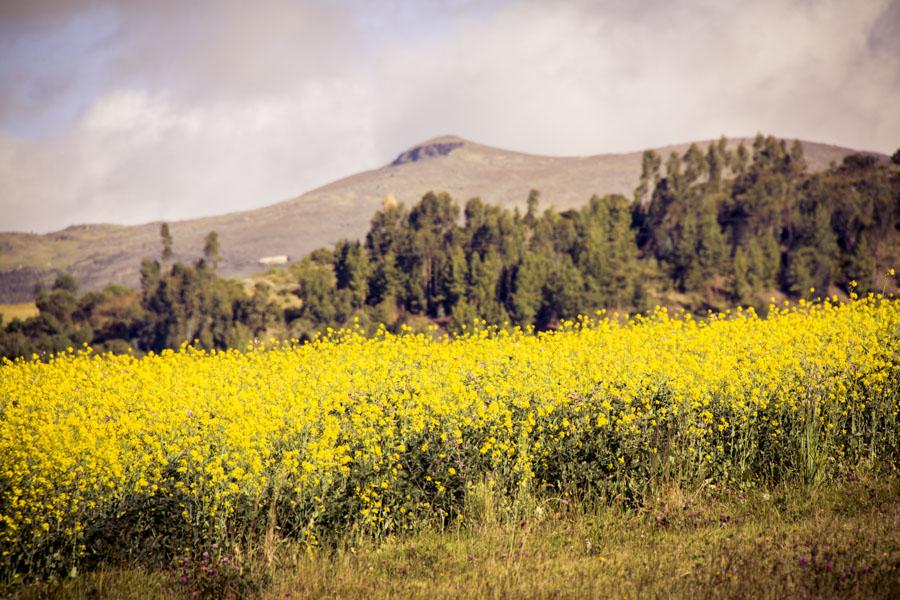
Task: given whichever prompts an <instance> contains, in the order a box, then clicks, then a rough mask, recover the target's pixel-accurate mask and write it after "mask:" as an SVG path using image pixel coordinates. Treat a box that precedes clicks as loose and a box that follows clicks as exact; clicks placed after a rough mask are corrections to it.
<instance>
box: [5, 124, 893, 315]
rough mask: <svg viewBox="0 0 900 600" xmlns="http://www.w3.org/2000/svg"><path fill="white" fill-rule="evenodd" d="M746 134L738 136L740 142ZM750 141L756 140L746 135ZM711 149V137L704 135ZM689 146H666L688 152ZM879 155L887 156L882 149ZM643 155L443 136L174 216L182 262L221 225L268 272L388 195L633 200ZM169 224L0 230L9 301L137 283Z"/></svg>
mask: <svg viewBox="0 0 900 600" xmlns="http://www.w3.org/2000/svg"><path fill="white" fill-rule="evenodd" d="M740 141H742V140H731V141H730V142H729V145H730V146H732V147H734V146H737V144H738V143H739V142H740ZM743 141H745V142H746V143H747V144H748V146H749V145H750V143H751V142H752V140H743ZM802 143H803V149H804V152H805V156H806V161H807V164H808V168H809V170H811V171H818V170H824V169H826V168H828V166H829V165H830V164H832V163H836V162H837V163H839V162H840V161H841V160H842V159H843V157H844V156H846V155H848V154H852V153H854V152H855V151H854V150H850V149H848V148H841V147H837V146H830V145H825V144H818V143H813V142H802ZM698 144H699V145H702V147H703V148H704V149H705V147H706V146H707V145H708V144H709V142H708V141H704V142H698ZM689 145H690V144H681V145H676V146H667V147H665V148H658V149H656V152H657V153H658V154H659V155H660V156H662V157H663V158H664V159H665V157H667V156H668V155H669V153H670V152H677V153H679V154H684V152H685V151H686V150H687V148H688V147H689ZM879 156H880V155H879ZM641 157H642V152H632V153H628V154H601V155H595V156H571V157H553V156H537V155H532V154H524V153H520V152H512V151H509V150H502V149H499V148H493V147H490V146H484V145H481V144H477V143H475V142H471V141H468V140H465V139H462V138H459V137H455V136H444V137H439V138H434V139H431V140H428V141H426V142H423V143H421V144H418V145H416V146H414V147H412V148H410V149H409V150H406V151H405V152H403V153H401V154H400V155H399V156H398V157H397V158H396V159H395V160H394V161H392V162H391V163H390V164H387V165H385V166H383V167H381V168H379V169H374V170H371V171H365V172H363V173H358V174H356V175H352V176H350V177H347V178H344V179H341V180H338V181H335V182H333V183H330V184H328V185H325V186H323V187H320V188H318V189H315V190H312V191H310V192H307V193H305V194H302V195H301V196H298V197H296V198H293V199H291V200H287V201H284V202H279V203H277V204H273V205H271V206H267V207H264V208H260V209H255V210H249V211H243V212H235V213H229V214H225V215H219V216H214V217H206V218H201V219H190V220H185V221H178V222H173V223H170V228H171V232H172V236H173V238H174V240H175V242H174V252H175V259H176V260H194V259H196V258H197V257H198V256H200V255H201V252H202V248H203V239H204V237H205V236H206V234H207V233H208V232H210V231H213V230H215V231H217V232H218V234H219V243H220V246H221V260H220V263H219V265H220V266H219V269H220V272H221V273H222V274H224V275H228V276H241V275H247V274H249V273H252V272H254V271H259V270H260V269H261V268H262V266H261V264H260V262H259V261H260V259H262V258H264V257H271V256H282V255H286V256H288V257H289V258H290V259H297V258H299V257H302V256H303V255H304V254H306V253H308V252H310V251H311V250H314V249H315V248H318V247H321V246H326V245H329V244H332V243H334V242H336V241H337V240H339V239H342V238H350V239H355V238H360V237H362V236H363V235H365V233H366V231H367V229H368V226H369V220H370V219H371V217H372V214H373V213H374V212H375V211H376V210H377V209H378V208H380V206H381V203H382V201H383V200H384V198H385V197H387V196H393V197H394V198H396V199H397V200H398V201H400V202H404V203H406V204H407V205H409V204H412V203H414V202H416V201H417V200H418V199H419V198H421V197H422V195H424V194H425V193H426V192H428V191H430V190H434V191H445V192H449V193H450V194H451V195H452V196H453V197H454V198H456V199H457V200H458V201H459V202H460V203H461V204H462V203H464V202H465V201H466V200H467V199H469V198H472V197H475V196H478V197H480V198H481V199H482V200H484V201H485V202H488V203H493V204H500V205H503V206H508V207H511V206H519V207H524V205H525V201H526V199H527V197H528V192H529V190H530V189H532V188H534V189H538V190H540V191H541V207H542V208H543V207H547V206H550V205H553V206H555V207H556V208H557V209H560V210H564V209H567V208H572V207H576V206H580V205H582V204H584V203H585V202H586V201H587V200H588V199H589V198H590V197H591V196H592V195H593V194H600V195H602V194H608V193H621V194H625V195H627V196H629V197H630V195H631V193H632V190H633V189H634V188H635V186H636V185H637V183H638V178H639V176H640V171H641ZM159 227H160V223H159V222H155V223H147V224H144V225H135V226H122V225H74V226H71V227H67V228H66V229H63V230H61V231H57V232H54V233H48V234H43V235H38V234H29V233H0V302H22V301H27V300H29V299H31V297H32V292H33V288H34V284H35V283H36V282H38V281H47V280H49V279H50V278H51V277H52V276H53V274H55V273H58V272H62V271H67V272H69V273H71V274H73V275H74V276H75V278H76V279H77V280H78V282H79V283H80V285H81V286H82V288H83V289H93V288H100V287H103V286H104V285H106V284H109V283H121V284H125V285H129V286H134V285H136V284H137V283H138V268H139V265H140V261H141V259H142V258H144V257H157V256H159V253H160V248H161V244H160V237H159Z"/></svg>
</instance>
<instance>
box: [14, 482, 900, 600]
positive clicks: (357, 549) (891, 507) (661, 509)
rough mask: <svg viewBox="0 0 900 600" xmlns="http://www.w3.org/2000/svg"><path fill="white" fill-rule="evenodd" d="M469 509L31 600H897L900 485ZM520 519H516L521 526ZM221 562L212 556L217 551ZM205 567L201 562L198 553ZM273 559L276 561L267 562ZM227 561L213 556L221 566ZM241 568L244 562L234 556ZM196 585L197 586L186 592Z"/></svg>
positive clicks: (108, 576) (58, 585) (96, 582)
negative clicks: (337, 544) (340, 542)
mask: <svg viewBox="0 0 900 600" xmlns="http://www.w3.org/2000/svg"><path fill="white" fill-rule="evenodd" d="M480 500H482V503H481V504H479V503H478V502H472V504H474V505H475V506H470V507H469V510H470V511H471V514H469V515H468V516H469V517H470V520H469V521H468V522H467V524H466V526H464V527H463V526H454V527H451V528H450V529H446V530H445V531H443V532H441V531H439V530H433V529H429V530H425V531H421V532H417V533H416V534H413V535H409V536H401V537H392V538H388V539H385V540H381V541H380V542H379V543H377V544H376V543H372V542H363V543H360V544H358V545H355V546H352V547H342V548H338V549H333V550H327V551H322V550H320V551H318V552H312V553H311V552H309V551H308V548H307V547H305V546H300V545H297V544H296V543H292V542H285V541H283V540H279V541H278V542H277V543H276V547H275V548H274V550H273V551H272V552H270V554H269V556H270V560H268V561H267V560H265V559H264V558H260V559H257V560H256V561H255V562H253V563H252V564H249V565H244V567H243V568H244V570H243V571H242V572H241V573H240V575H239V576H234V575H232V576H224V577H215V576H212V577H211V576H208V575H207V576H206V577H203V576H202V575H200V576H199V577H197V573H198V571H200V570H202V568H203V567H199V568H188V569H185V568H184V567H183V566H182V565H181V564H180V563H179V562H178V561H176V564H175V565H174V566H173V567H171V568H169V569H155V570H148V569H146V568H144V569H142V568H136V567H134V566H132V567H128V566H124V565H120V566H113V565H107V566H105V567H103V568H101V569H99V570H96V571H93V572H90V573H87V574H80V575H77V576H76V577H74V578H72V577H69V578H63V579H60V580H55V581H45V582H41V583H38V584H32V585H29V586H25V587H21V588H18V589H17V590H16V592H17V593H16V596H17V597H19V598H23V599H26V598H28V599H30V598H44V597H56V598H71V599H81V598H97V597H100V598H117V599H123V600H124V599H130V598H133V599H135V600H138V599H143V598H148V597H172V596H174V597H182V596H184V597H192V596H193V595H194V594H195V593H196V596H203V597H228V596H241V595H252V596H259V597H262V598H267V599H272V600H274V599H276V598H366V599H371V600H376V599H379V598H405V597H409V598H435V597H437V598H511V597H521V598H598V597H599V598H787V597H790V598H896V597H898V595H900V481H898V480H897V479H896V478H891V479H888V480H880V481H879V480H875V479H868V478H863V479H859V478H858V477H856V476H855V475H852V474H848V476H847V477H846V478H844V479H843V480H842V481H840V482H835V483H831V484H828V485H825V486H818V487H813V488H804V487H803V486H792V487H784V486H782V487H779V488H776V489H773V490H768V491H762V490H756V491H754V492H749V493H735V492H732V491H726V490H720V491H718V492H713V491H711V490H708V491H707V492H706V493H686V492H684V491H682V490H679V489H677V488H670V489H668V490H665V491H664V493H662V494H661V495H659V496H657V497H654V498H651V499H648V501H647V502H646V503H645V504H643V505H641V506H639V507H631V508H625V507H622V506H603V507H596V508H595V509H594V510H584V509H585V507H584V506H583V505H565V504H560V503H558V502H553V501H552V500H547V501H544V502H542V503H536V504H534V505H533V506H532V507H531V511H530V513H529V514H518V515H512V514H510V513H505V512H504V511H503V510H502V509H501V508H499V507H495V508H494V509H492V510H488V511H485V505H484V503H483V500H484V498H480ZM514 516H515V517H516V518H514ZM213 552H215V550H213ZM196 554H197V555H198V556H197V558H198V560H200V561H202V560H203V558H202V552H197V553H196ZM261 554H262V555H264V554H265V553H261ZM225 556H226V553H218V554H215V555H214V557H213V561H212V562H213V564H217V565H218V566H219V567H221V566H222V560H223V558H225ZM232 556H233V554H232ZM185 574H191V575H194V576H195V579H194V580H193V581H191V580H188V581H184V580H183V578H184V576H185Z"/></svg>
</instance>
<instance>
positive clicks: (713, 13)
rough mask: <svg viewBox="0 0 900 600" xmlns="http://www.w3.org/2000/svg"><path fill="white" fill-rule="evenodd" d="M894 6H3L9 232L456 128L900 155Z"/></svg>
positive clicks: (238, 201) (599, 144)
mask: <svg viewBox="0 0 900 600" xmlns="http://www.w3.org/2000/svg"><path fill="white" fill-rule="evenodd" d="M898 106H900V0H864V1H852V0H755V1H753V2H747V1H738V0H736V1H733V2H732V1H728V0H594V1H579V0H573V1H563V0H556V1H549V0H487V1H482V2H476V1H474V0H457V1H453V0H411V1H401V0H386V1H378V0H331V1H326V0H320V1H313V0H290V1H289V0H280V1H277V0H255V1H254V2H246V1H241V0H193V1H188V0H182V1H175V0H119V1H116V2H112V1H102V0H2V1H0V231H33V232H47V231H53V230H57V229H61V228H63V227H66V226H68V225H72V224H81V223H97V222H103V223H122V224H135V223H143V222H148V221H155V220H168V221H174V220H178V219H185V218H192V217H199V216H208V215H213V214H221V213H226V212H231V211H235V210H245V209H251V208H256V207H260V206H265V205H268V204H272V203H274V202H278V201H280V200H285V199H288V198H291V197H295V196H297V195H299V194H300V193H302V192H305V191H308V190H310V189H314V188H315V187H318V186H320V185H323V184H325V183H328V182H329V181H333V180H335V179H339V178H341V177H345V176H348V175H352V174H354V173H357V172H359V171H362V170H366V169H373V168H377V167H380V166H382V165H384V164H386V163H388V162H390V161H391V160H392V159H393V158H394V157H395V156H396V155H397V154H399V153H400V152H402V151H403V150H405V149H407V148H409V147H411V146H413V145H415V144H417V143H419V142H422V141H424V140H426V139H428V138H432V137H436V136H440V135H444V134H456V135H460V136H462V137H464V138H467V139H470V140H473V141H477V142H479V143H482V144H488V145H492V146H498V147H502V148H507V149H511V150H518V151H523V152H530V153H536V154H552V155H586V154H601V153H608V152H627V151H636V150H643V149H646V148H651V147H659V146H664V145H668V144H675V143H681V142H688V141H693V140H702V139H711V138H717V137H719V136H720V135H726V136H729V137H739V136H749V135H754V134H755V133H757V132H762V133H766V134H773V135H776V136H779V137H785V138H790V139H794V138H800V139H805V140H810V141H818V142H826V143H831V144H837V145H842V146H848V147H851V148H856V149H861V150H872V151H880V152H884V153H892V152H893V151H894V150H896V149H897V147H898V146H900V110H898V109H897V107H898Z"/></svg>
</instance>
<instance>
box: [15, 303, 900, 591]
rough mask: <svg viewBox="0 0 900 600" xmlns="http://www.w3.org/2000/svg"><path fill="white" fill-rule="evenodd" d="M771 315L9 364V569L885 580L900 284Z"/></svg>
mask: <svg viewBox="0 0 900 600" xmlns="http://www.w3.org/2000/svg"><path fill="white" fill-rule="evenodd" d="M768 313H769V317H768V318H767V319H759V318H757V317H756V315H755V314H754V313H753V312H752V311H746V310H744V311H741V310H738V311H734V312H730V313H727V314H723V315H712V316H710V318H708V319H706V320H703V321H698V320H695V319H693V318H691V317H690V316H689V315H684V314H681V315H670V314H669V313H668V312H667V311H665V310H664V309H660V310H659V311H657V312H656V313H655V314H653V315H651V316H649V317H644V318H637V319H635V320H632V321H629V322H627V323H623V322H621V321H619V320H616V319H609V320H607V319H596V320H592V319H582V320H580V321H578V322H575V323H567V324H564V326H563V328H562V329H561V330H560V331H557V332H553V333H547V334H540V335H535V334H533V333H531V332H527V331H526V332H522V331H515V330H514V331H505V330H492V329H476V330H474V331H471V332H470V333H469V334H467V335H465V336H462V337H460V338H454V339H449V338H440V337H439V338H435V337H434V336H432V335H427V334H412V333H404V334H400V335H391V334H388V333H386V332H381V333H380V334H378V335H376V336H375V337H374V338H367V337H365V336H363V335H361V334H360V333H359V332H358V331H354V330H350V331H345V332H336V333H333V334H331V335H329V336H327V337H326V338H323V339H320V340H317V341H315V342H313V343H310V344H304V345H295V344H285V345H275V346H273V347H271V348H264V347H250V348H247V349H245V350H243V351H237V350H235V351H227V352H210V353H206V352H201V351H196V350H193V349H190V348H184V349H182V351H179V352H172V351H166V352H164V353H163V354H161V355H158V356H156V355H151V356H147V357H143V358H140V359H139V358H135V357H132V356H112V355H105V356H98V355H95V354H94V353H92V352H90V351H81V352H76V351H72V352H69V353H66V354H63V355H60V356H57V357H55V358H53V359H52V360H50V361H49V362H47V363H39V362H30V361H17V362H6V363H5V364H3V365H2V366H0V553H2V554H0V578H2V579H0V585H2V586H3V587H4V588H5V589H7V590H8V591H10V593H17V594H25V595H28V594H37V595H41V594H45V593H52V594H54V595H62V594H67V593H71V595H72V596H73V597H78V596H79V595H81V596H90V595H93V594H94V592H96V593H99V594H101V595H106V596H108V597H120V596H122V594H121V593H120V592H122V591H125V590H128V589H129V588H133V589H135V591H136V593H137V592H140V593H141V594H143V595H145V596H146V595H154V594H153V592H154V591H155V592H158V595H165V594H167V593H168V591H171V590H175V591H177V592H179V593H180V592H184V593H185V594H187V595H188V596H190V595H191V594H192V593H194V592H196V593H197V595H198V596H204V597H222V596H228V595H232V596H241V595H248V594H249V595H269V596H271V597H285V596H286V595H289V594H290V595H297V596H298V597H306V596H323V597H335V596H337V597H344V596H350V597H352V596H361V595H373V596H374V597H390V596H396V595H419V596H423V595H434V594H438V595H441V596H443V595H447V596H465V595H478V596H488V597H492V596H493V597H507V596H510V595H525V596H529V595H532V596H545V597H554V596H569V597H582V596H584V595H595V596H597V595H599V596H607V595H609V594H614V595H617V596H618V595H620V594H621V595H623V596H624V595H627V596H628V597H634V596H638V597H646V596H664V595H668V594H669V593H676V594H679V595H698V594H700V595H707V596H715V595H722V596H742V595H744V594H745V593H746V592H747V591H748V590H757V591H758V592H759V593H758V594H756V595H770V596H782V595H783V594H782V593H781V591H782V590H789V591H791V594H799V595H804V596H823V595H826V596H827V595H836V596H858V597H870V596H871V595H873V594H876V595H883V594H885V593H887V592H889V591H891V590H896V589H897V576H898V536H897V530H898V528H897V524H898V522H897V517H896V515H897V514H898V512H900V511H898V510H897V508H898V503H900V500H898V483H897V482H898V473H897V465H898V464H900V422H898V416H900V415H898V412H900V344H898V335H900V304H898V303H897V302H896V301H895V300H893V299H892V298H881V297H877V296H872V297H868V298H865V299H862V300H858V301H854V302H851V303H848V304H842V303H833V302H831V301H825V302H822V303H817V304H814V305H810V304H807V303H804V302H801V304H800V305H797V306H786V307H780V308H779V307H775V306H772V307H770V308H769V311H768ZM204 553H206V554H204ZM60 582H62V583H60ZM60 586H62V587H60ZM134 586H138V587H134ZM173 586H174V587H173ZM95 588H96V589H95ZM92 590H93V591H92ZM607 592H609V594H607ZM126 595H127V594H126Z"/></svg>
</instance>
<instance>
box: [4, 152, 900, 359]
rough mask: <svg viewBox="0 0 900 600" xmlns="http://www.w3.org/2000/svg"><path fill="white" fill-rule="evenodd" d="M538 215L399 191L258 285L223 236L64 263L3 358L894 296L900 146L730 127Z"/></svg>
mask: <svg viewBox="0 0 900 600" xmlns="http://www.w3.org/2000/svg"><path fill="white" fill-rule="evenodd" d="M526 207H527V208H526V210H525V211H524V212H523V211H520V210H519V209H514V210H509V209H505V208H502V207H499V206H495V205H491V204H487V203H485V202H483V201H482V200H481V199H479V198H473V199H470V200H468V201H467V202H466V203H465V205H464V206H462V207H460V205H459V204H458V203H457V201H456V200H455V199H454V198H452V197H450V196H449V195H447V194H445V193H436V192H429V193H427V194H426V195H425V196H424V197H422V198H421V200H420V201H419V202H417V203H416V204H415V205H413V206H410V207H406V206H404V205H403V204H401V203H398V202H396V201H395V200H393V199H392V198H391V197H388V198H386V199H385V201H384V202H383V203H382V208H381V210H379V211H378V212H376V213H375V215H374V216H373V217H372V220H371V226H370V228H369V231H368V233H367V235H366V237H365V239H364V240H361V241H357V240H343V241H340V242H338V243H337V244H335V245H334V247H333V248H321V249H319V250H317V251H315V252H313V253H311V254H309V255H308V256H306V257H304V258H302V259H301V260H299V261H298V262H296V263H293V264H290V265H289V266H287V267H286V268H282V269H274V270H272V271H270V272H268V273H264V274H260V275H259V276H256V277H253V278H250V279H248V280H244V281H237V280H229V279H225V278H223V277H220V276H219V275H217V273H216V267H217V262H218V255H219V242H218V237H217V235H216V233H215V232H211V233H210V234H209V235H208V236H207V239H206V246H205V248H204V251H203V256H202V257H199V258H198V259H197V260H196V262H194V263H192V264H191V263H188V264H186V263H182V262H175V261H173V260H172V251H171V248H172V237H171V234H170V233H169V228H168V226H167V225H166V224H163V225H162V226H161V228H160V255H159V257H158V258H147V259H145V260H144V261H143V263H142V265H141V283H140V289H138V290H132V289H130V288H127V287H123V286H116V285H112V286H109V287H107V288H106V289H104V290H101V291H89V292H86V293H84V294H79V290H78V286H77V283H76V281H75V279H74V278H73V277H71V276H70V275H68V274H66V273H61V274H59V275H58V276H57V278H56V280H55V281H54V282H53V283H52V285H51V286H50V287H49V289H44V288H42V287H40V286H39V287H38V288H37V289H36V290H35V304H36V306H37V308H38V311H39V314H38V315H37V316H34V317H31V318H27V319H13V320H12V321H10V322H8V323H3V322H2V321H0V356H2V357H7V358H14V357H19V356H25V357H31V356H36V357H38V358H45V357H47V356H49V355H51V354H53V353H57V352H62V351H66V350H67V349H69V348H77V347H81V346H83V345H85V344H87V345H90V346H91V347H93V348H94V349H95V350H97V351H110V352H115V353H122V352H134V353H137V354H140V353H146V352H161V351H163V350H165V349H167V348H173V349H174V348H178V347H180V346H181V345H182V344H185V343H187V344H192V345H194V346H197V347H200V348H206V349H213V348H217V349H224V348H235V347H238V348H239V347H244V346H246V345H247V344H248V343H260V342H264V341H267V340H273V339H274V340H287V339H296V340H300V341H304V340H308V339H311V338H313V337H314V336H315V335H317V334H318V333H321V332H323V331H326V330H327V329H328V328H332V329H336V328H340V327H343V326H347V325H350V324H357V325H359V326H360V327H363V328H364V329H366V330H367V331H373V330H374V329H375V328H377V327H378V326H380V325H381V326H384V327H385V328H386V329H388V330H390V331H399V330H401V329H403V328H411V329H413V330H420V331H421V330H426V329H428V328H429V327H432V326H436V327H437V330H439V331H448V332H451V333H454V332H458V331H461V330H462V329H463V328H464V327H466V326H469V325H471V324H472V323H479V324H482V325H483V324H491V325H497V326H501V327H506V326H520V327H523V328H530V327H531V328H534V329H536V330H547V329H553V328H556V327H557V326H558V325H559V324H560V323H561V322H562V321H565V320H566V319H571V318H574V317H576V316H578V315H580V314H594V313H596V312H597V311H598V310H606V311H608V314H610V315H612V314H616V313H617V314H618V315H619V316H620V317H621V316H623V315H626V314H635V313H639V312H645V311H648V310H650V309H651V308H653V307H654V306H656V305H662V306H670V307H673V308H676V309H684V310H688V311H691V312H693V313H696V314H698V315H705V314H708V312H709V311H724V310H726V309H728V308H729V307H733V306H735V305H742V306H752V307H753V308H754V309H755V310H756V311H757V312H759V313H760V314H763V315H764V314H765V313H766V312H767V307H768V306H769V305H770V303H771V302H772V299H773V298H774V299H776V300H783V299H800V298H806V299H809V298H816V297H820V296H826V295H828V296H831V295H841V296H843V297H850V296H852V295H861V294H865V293H868V292H885V291H893V290H894V289H895V288H896V275H895V272H894V270H893V266H895V265H897V264H898V260H900V151H898V152H897V153H895V154H894V156H893V157H892V159H891V160H890V161H885V160H881V159H879V158H878V157H876V156H872V155H867V154H854V155H850V156H847V157H846V158H845V159H844V160H843V162H842V163H841V164H839V165H833V166H832V167H831V168H830V169H828V170H827V171H824V172H820V173H809V172H808V171H807V169H806V164H805V161H804V157H803V150H802V146H801V145H800V144H799V143H798V142H794V143H793V144H788V143H787V142H785V141H784V140H780V139H776V138H774V137H771V136H769V137H764V136H762V135H759V136H757V137H756V139H755V140H754V141H753V143H752V145H751V146H750V147H747V146H746V145H744V144H740V145H738V146H737V147H736V148H730V147H729V144H728V141H727V140H726V139H725V138H724V137H723V138H722V139H721V140H719V141H718V142H717V143H712V144H710V145H709V146H708V147H707V148H706V149H705V150H704V149H702V148H701V147H699V146H697V145H693V146H691V147H690V148H689V149H688V151H687V152H686V153H685V154H684V155H682V156H679V155H677V154H672V155H670V156H668V157H661V156H659V155H657V154H656V153H654V152H653V151H648V152H646V153H645V154H644V157H643V167H642V173H641V177H640V184H639V185H638V187H637V188H636V189H635V191H634V196H633V198H626V197H624V196H622V195H604V196H598V195H595V196H593V197H591V198H590V199H589V200H588V201H587V203H586V204H585V205H584V206H583V207H582V208H581V209H579V210H567V211H563V212H558V211H556V210H555V209H554V208H553V206H552V199H550V202H549V203H548V202H546V201H545V199H543V198H541V195H540V192H539V191H538V190H532V192H531V193H530V194H529V196H528V198H527V204H526Z"/></svg>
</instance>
